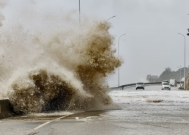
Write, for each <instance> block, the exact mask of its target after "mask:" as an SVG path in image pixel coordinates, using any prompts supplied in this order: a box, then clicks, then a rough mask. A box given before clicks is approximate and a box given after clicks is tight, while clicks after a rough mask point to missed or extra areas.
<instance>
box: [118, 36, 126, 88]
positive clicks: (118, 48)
mask: <svg viewBox="0 0 189 135" xmlns="http://www.w3.org/2000/svg"><path fill="white" fill-rule="evenodd" d="M125 34H126V33H125ZM125 34H123V35H121V36H120V37H119V39H118V57H119V40H120V38H121V37H122V36H124V35H125ZM118 87H119V67H118Z"/></svg>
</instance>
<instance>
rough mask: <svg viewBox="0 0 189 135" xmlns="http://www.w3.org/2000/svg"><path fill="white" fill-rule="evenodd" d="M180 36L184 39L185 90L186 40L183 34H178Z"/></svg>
mask: <svg viewBox="0 0 189 135" xmlns="http://www.w3.org/2000/svg"><path fill="white" fill-rule="evenodd" d="M178 34H180V35H182V36H183V37H184V89H185V88H186V71H185V67H186V38H185V36H184V35H183V34H181V33H178Z"/></svg>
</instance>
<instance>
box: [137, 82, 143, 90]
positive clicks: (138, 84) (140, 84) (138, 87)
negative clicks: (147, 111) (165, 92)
mask: <svg viewBox="0 0 189 135" xmlns="http://www.w3.org/2000/svg"><path fill="white" fill-rule="evenodd" d="M137 89H143V90H144V83H142V82H139V83H136V90H137Z"/></svg>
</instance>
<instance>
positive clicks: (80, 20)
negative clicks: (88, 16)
mask: <svg viewBox="0 0 189 135" xmlns="http://www.w3.org/2000/svg"><path fill="white" fill-rule="evenodd" d="M80 14H81V8H80V0H79V24H80V23H81V18H80Z"/></svg>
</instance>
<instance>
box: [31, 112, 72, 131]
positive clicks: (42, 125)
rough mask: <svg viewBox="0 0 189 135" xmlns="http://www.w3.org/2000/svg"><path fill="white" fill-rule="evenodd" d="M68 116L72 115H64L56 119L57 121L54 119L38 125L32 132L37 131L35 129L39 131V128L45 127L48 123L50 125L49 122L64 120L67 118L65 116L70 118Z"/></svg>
mask: <svg viewBox="0 0 189 135" xmlns="http://www.w3.org/2000/svg"><path fill="white" fill-rule="evenodd" d="M70 115H72V114H67V115H64V116H62V117H60V118H57V119H54V120H51V121H48V122H45V123H43V124H41V125H39V126H38V127H36V128H34V130H37V129H39V128H41V127H43V126H45V125H47V124H49V123H51V122H53V121H56V120H61V119H63V118H65V117H67V116H70Z"/></svg>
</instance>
